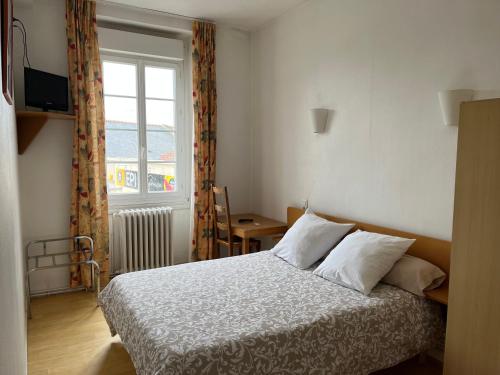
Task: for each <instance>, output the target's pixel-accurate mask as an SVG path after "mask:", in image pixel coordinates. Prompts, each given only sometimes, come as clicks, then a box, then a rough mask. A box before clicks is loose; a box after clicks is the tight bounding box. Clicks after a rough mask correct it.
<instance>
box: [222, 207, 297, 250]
mask: <svg viewBox="0 0 500 375" xmlns="http://www.w3.org/2000/svg"><path fill="white" fill-rule="evenodd" d="M239 219H253V222H251V223H239V222H238V220H239ZM231 227H232V229H233V235H235V236H238V237H240V238H241V239H242V246H241V252H242V253H243V254H248V253H249V252H250V237H253V238H255V237H265V236H272V235H275V234H282V233H285V232H286V231H287V229H288V226H287V225H286V224H285V223H282V222H280V221H276V220H273V219H269V218H267V217H263V216H259V215H255V214H239V215H231Z"/></svg>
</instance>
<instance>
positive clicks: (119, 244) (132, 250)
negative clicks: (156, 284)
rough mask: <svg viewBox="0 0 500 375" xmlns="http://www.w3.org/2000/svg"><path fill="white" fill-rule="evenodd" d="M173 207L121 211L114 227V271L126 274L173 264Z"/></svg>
mask: <svg viewBox="0 0 500 375" xmlns="http://www.w3.org/2000/svg"><path fill="white" fill-rule="evenodd" d="M171 213H172V209H171V208H170V207H158V208H147V209H136V210H121V211H118V212H116V213H114V214H113V215H112V218H111V225H110V229H111V230H110V245H111V246H110V253H111V265H112V266H111V272H112V273H125V272H132V271H140V270H146V269H151V268H158V267H165V266H170V265H171V264H172V250H171V240H170V236H171V234H170V231H171V229H170V228H171V225H170V220H171Z"/></svg>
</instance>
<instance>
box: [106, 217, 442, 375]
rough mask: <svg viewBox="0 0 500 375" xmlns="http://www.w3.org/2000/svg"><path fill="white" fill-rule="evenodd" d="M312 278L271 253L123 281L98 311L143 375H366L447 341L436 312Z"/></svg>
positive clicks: (387, 292)
mask: <svg viewBox="0 0 500 375" xmlns="http://www.w3.org/2000/svg"><path fill="white" fill-rule="evenodd" d="M289 216H290V213H289ZM313 269H314V266H313V267H312V268H311V269H309V270H299V269H297V268H295V267H293V266H291V265H289V264H288V263H286V262H285V261H283V260H282V259H280V258H278V257H276V256H274V255H273V254H271V253H270V252H268V251H264V252H260V253H255V254H250V255H245V256H238V257H231V258H224V259H218V260H211V261H206V262H198V263H190V264H184V265H178V266H173V267H166V268H159V269H155V270H149V271H142V272H135V273H129V274H124V275H121V276H118V277H116V278H114V279H113V280H112V281H111V282H110V284H109V285H108V286H107V287H106V288H105V289H104V290H103V291H102V293H101V294H100V297H99V303H100V306H101V308H102V311H103V313H104V316H105V318H106V321H107V322H108V325H109V327H110V329H111V333H112V334H119V335H120V337H121V340H122V342H123V345H124V346H125V348H126V349H127V351H128V353H129V354H130V356H131V358H132V361H133V363H134V366H135V368H136V371H137V373H138V374H343V375H348V374H368V373H370V372H373V371H376V370H378V369H382V368H386V367H390V366H393V365H395V364H397V363H399V362H401V361H404V360H406V359H408V358H411V357H413V356H415V355H417V354H419V353H421V352H424V351H426V350H428V349H430V348H433V347H435V346H436V344H437V343H438V342H440V341H441V340H442V338H443V332H444V325H443V322H442V319H441V313H440V306H439V304H438V303H436V302H434V301H431V300H429V299H425V298H421V297H417V296H415V295H413V294H411V293H408V292H406V291H404V290H401V289H398V288H396V287H393V286H389V285H385V284H379V285H378V286H377V287H376V288H375V289H374V290H373V291H372V293H371V294H370V295H369V296H364V295H362V294H361V293H359V292H357V291H354V290H351V289H348V288H345V287H342V286H339V285H336V284H333V283H331V282H329V281H327V280H324V279H322V278H320V277H317V276H315V275H313V274H312V270H313Z"/></svg>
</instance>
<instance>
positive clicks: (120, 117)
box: [104, 96, 137, 124]
mask: <svg viewBox="0 0 500 375" xmlns="http://www.w3.org/2000/svg"><path fill="white" fill-rule="evenodd" d="M104 115H105V116H106V121H114V122H126V123H129V124H137V99H131V98H117V97H114V96H104Z"/></svg>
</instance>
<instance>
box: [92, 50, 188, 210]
mask: <svg viewBox="0 0 500 375" xmlns="http://www.w3.org/2000/svg"><path fill="white" fill-rule="evenodd" d="M104 61H111V62H118V63H125V64H127V63H128V64H134V65H136V66H137V71H136V80H137V82H136V85H137V124H138V138H139V139H138V141H139V154H138V155H137V158H138V170H139V187H140V191H139V193H121V194H108V200H109V206H110V209H111V210H118V209H121V208H131V207H154V206H169V207H172V208H188V207H189V205H190V202H189V201H190V199H189V198H190V193H189V192H190V174H191V163H190V155H189V150H190V148H189V145H190V143H191V142H190V139H189V136H190V132H189V129H188V126H187V125H188V124H187V121H186V120H187V116H186V112H185V106H186V98H185V90H184V88H185V81H184V63H183V61H178V60H169V59H156V58H152V57H143V56H133V57H130V55H126V56H124V55H123V54H120V53H115V52H108V51H106V52H101V62H104ZM146 66H154V67H161V68H170V69H175V71H176V79H175V108H176V110H175V144H176V175H175V184H176V191H175V192H148V185H147V128H146V100H145V98H146V96H145V67H146Z"/></svg>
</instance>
